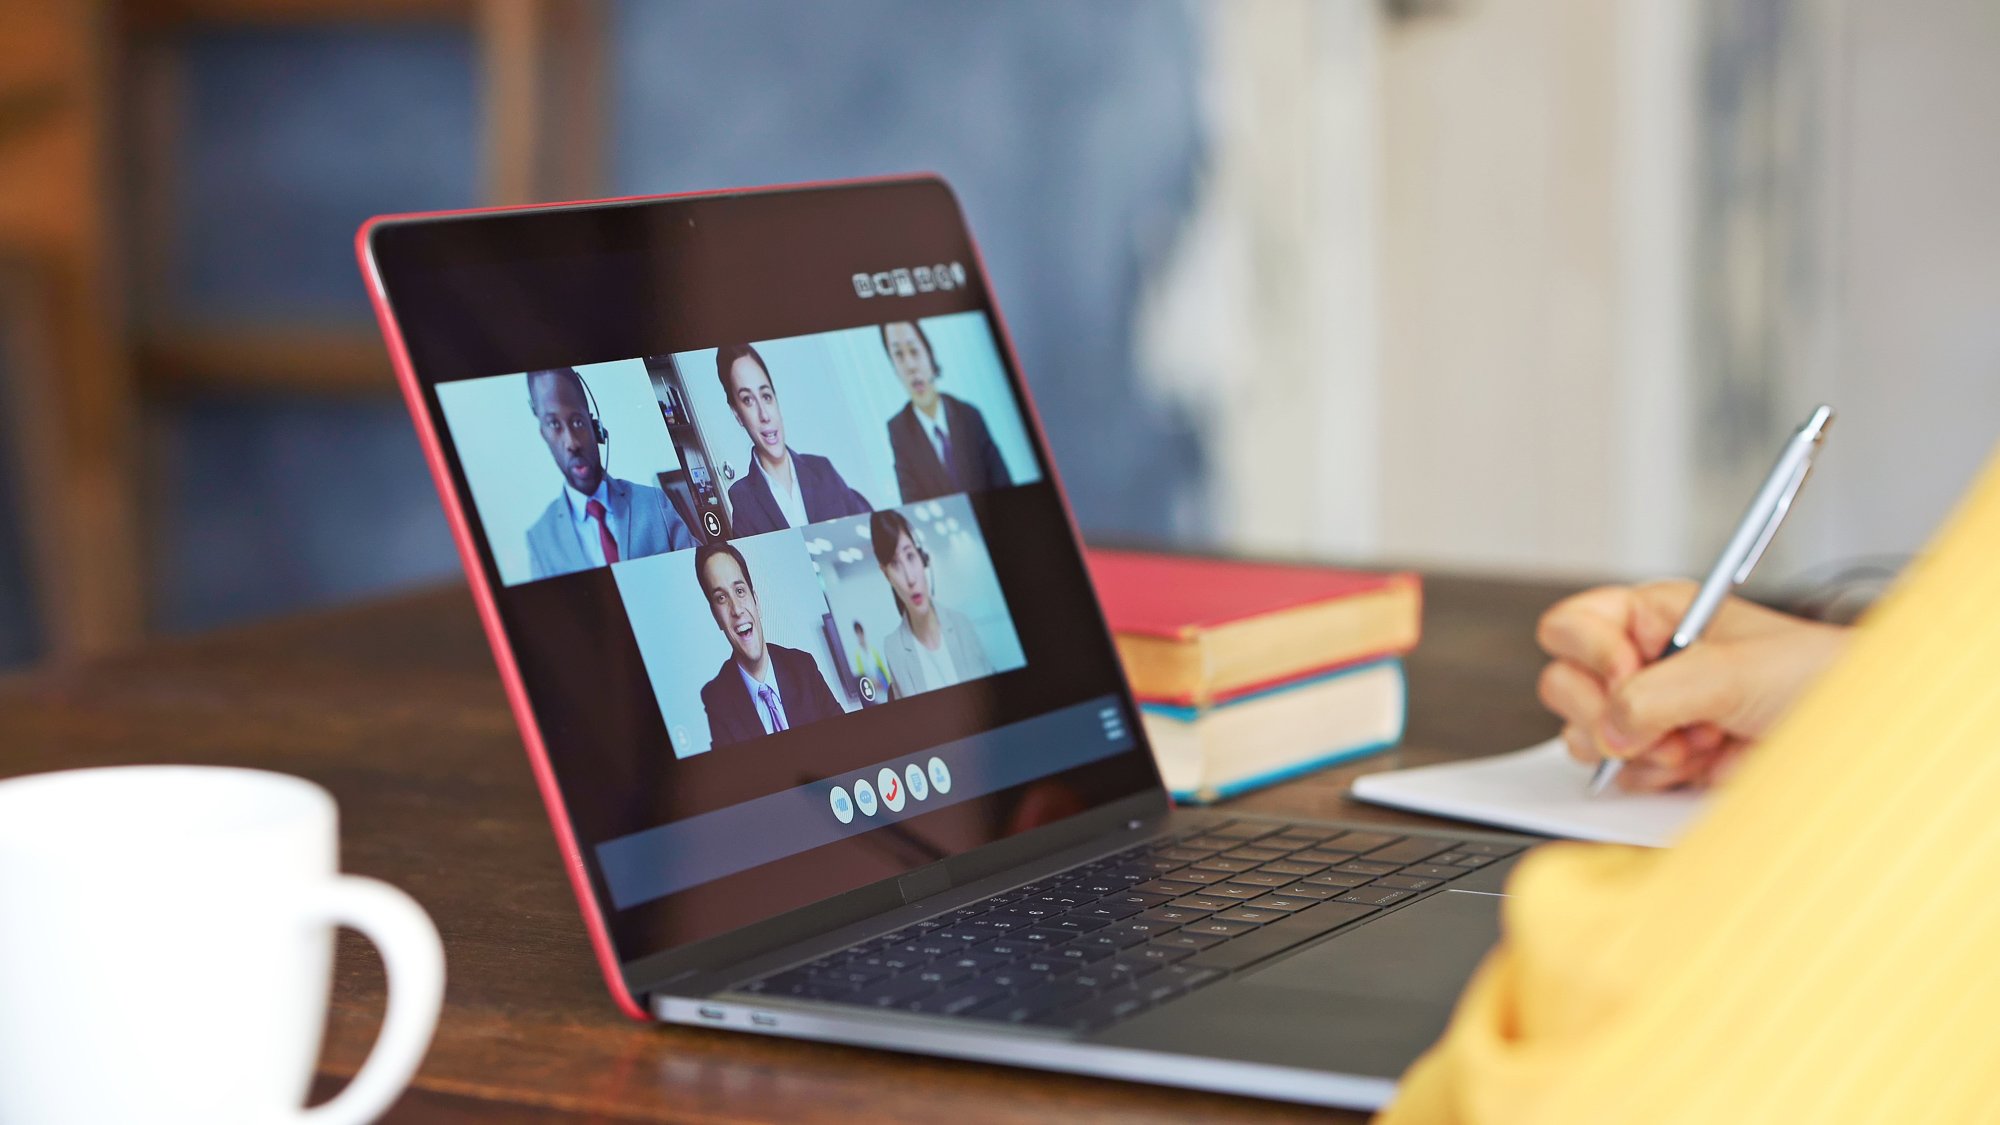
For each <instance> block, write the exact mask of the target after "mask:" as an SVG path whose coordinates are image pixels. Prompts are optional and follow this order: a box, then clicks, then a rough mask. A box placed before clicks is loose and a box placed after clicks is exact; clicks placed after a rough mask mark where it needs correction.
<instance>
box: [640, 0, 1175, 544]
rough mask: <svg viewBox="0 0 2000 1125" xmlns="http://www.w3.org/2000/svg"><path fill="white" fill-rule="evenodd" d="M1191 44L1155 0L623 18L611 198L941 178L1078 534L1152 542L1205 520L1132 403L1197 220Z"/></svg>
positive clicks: (738, 8) (657, 11)
mask: <svg viewBox="0 0 2000 1125" xmlns="http://www.w3.org/2000/svg"><path fill="white" fill-rule="evenodd" d="M1198 31H1199V24H1198V20H1197V15H1196V13H1195V11H1194V10H1193V8H1192V7H1191V6H1190V5H1186V4H1179V3H1162V2H1159V0H1093V2H1091V3H1087V4H1080V3H1075V2H1073V0H1015V2H1010V3H1006V4H938V3H922V2H917V0H843V2H841V3H838V4H816V3H803V2H799V0H739V2H734V3H726V4H725V3H713V2H693V0H676V2H670V3H668V2H660V0H627V2H626V3H625V4H624V6H623V7H622V9H621V26H620V30H619V35H618V47H617V82H616V86H615V89H616V90H617V91H618V98H617V103H618V110H617V115H616V121H615V125H616V127H615V130H614V133H613V136H614V137H615V138H616V142H617V143H616V146H615V153H616V158H615V162H614V166H613V172H614V176H615V186H616V187H617V188H618V190H620V191H621V192H635V193H636V192H656V191H686V190H693V189H698V188H713V187H726V186H737V185H749V184H759V183H774V182H783V181H795V180H816V179H828V178H836V177H845V176H863V175H872V174H879V173H883V172H903V171H917V170H922V171H932V172H938V173H941V174H942V175H944V176H945V177H946V178H947V179H949V180H950V181H951V182H952V184H953V185H954V186H955V187H956V188H957V189H958V192H959V195H960V198H961V200H962V201H963V203H964V205H965V209H966V212H967V214H968V215H969V216H970V217H971V220H972V223H973V229H974V231H975V233H977V234H978V235H979V238H980V243H981V246H982V248H983V249H984V251H985V255H986V260H987V264H988V266H989V267H990V268H991V269H992V271H993V275H994V284H995V285H996V286H997V287H998V291H999V298H1000V302H1001V306H1002V308H1003V309H1004V310H1005V311H1006V313H1007V318H1008V322H1009V325H1010V326H1011V327H1012V328H1013V330H1014V334H1015V341H1016V343H1017V344H1018V345H1019V346H1020V351H1021V362H1022V365H1023V367H1024V368H1025V370H1026V373H1027V376H1028V379H1029V382H1030V383H1031V384H1032V385H1033V387H1034V390H1035V398H1036V402H1037V403H1038V405H1039V406H1040V407H1041V412H1042V418H1043V421H1044V422H1045V423H1046V425H1047V427H1048V431H1049V438H1050V441H1051V443H1052V444H1053V445H1054V447H1055V453H1056V460H1057V464H1058V465H1059V467H1060V468H1061V469H1062V470H1063V477H1064V482H1065V483H1066V484H1067V485H1068V487H1069V492H1070V497H1071V499H1072V500H1073V501H1074V502H1075V504H1076V507H1077V510H1078V515H1079V518H1080V519H1081V520H1082V522H1083V524H1084V526H1085V527H1086V528H1089V529H1091V530H1093V531H1100V532H1110V533H1114V534H1121V535H1143V536H1146V537H1149V538H1151V537H1161V536H1166V535H1169V534H1171V533H1173V532H1175V531H1176V530H1184V529H1177V528H1175V527H1174V526H1172V517H1173V515H1174V514H1175V513H1176V512H1177V511H1178V512H1185V511H1187V510H1188V509H1189V508H1190V507H1194V508H1196V509H1197V510H1198V498H1199V494H1200V490H1199V483H1200V480H1201V477H1202V472H1203V470H1202V457H1201V449H1202V447H1201V442H1200V440H1199V438H1198V434H1197V429H1196V427H1195V426H1194V425H1193V424H1192V421H1191V420H1190V419H1187V418H1184V417H1179V416H1177V415H1176V414H1175V413H1174V412H1172V411H1171V410H1169V409H1168V408H1167V407H1165V406H1164V405H1162V404H1161V403H1159V402H1158V401H1156V400H1154V399H1152V398H1150V397H1148V396H1147V395H1146V394H1145V393H1143V392H1142V390H1141V388H1140V387H1139V385H1138V381H1137V379H1136V377H1135V373H1134V368H1133V347H1132V324H1133V316H1134V309H1135V306H1136V302H1137V300H1138V295H1139V289H1140V284H1141V281H1142V278H1143V277H1144V276H1145V275H1146V274H1147V273H1148V272H1149V271H1150V270H1152V269H1156V268H1158V266H1159V265H1160V263H1161V260H1162V259H1163V258H1164V255H1165V251H1166V249H1167V248H1168V246H1169V245H1170V243H1171V241H1172V239H1173V237H1174V235H1175V234H1176V233H1177V232H1178V230H1179V226H1180V223H1181V220H1182V219H1183V217H1184V216H1185V215H1186V213H1187V211H1188V209H1189V207H1190V205H1191V200H1192V197H1193V192H1194V184H1195V176H1196V171H1197V167H1198V164H1199V160H1200V157H1201V152H1202V140H1203V138H1202V133H1201V124H1200V113H1199V105H1198V91H1199V86H1200V81H1201V74H1200V59H1199V54H1198V50H1197V34H1198ZM1197 518H1198V517H1197Z"/></svg>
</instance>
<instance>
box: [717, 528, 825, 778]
mask: <svg viewBox="0 0 2000 1125" xmlns="http://www.w3.org/2000/svg"><path fill="white" fill-rule="evenodd" d="M694 576H695V578H696V579H697V580H698V581H699V582H700V583H701V592H702V594H703V596H705V597H706V598H708V610H709V612H710V613H712V614H714V615H715V627H716V628H718V629H720V630H722V635H723V636H724V637H727V638H728V639H729V659H727V660H725V661H723V662H722V668H721V670H720V671H718V672H716V673H715V678H714V679H712V680H710V681H708V682H707V683H706V684H703V685H702V688H701V705H702V708H703V709H704V710H706V711H707V712H708V734H709V746H710V748H711V749H713V748H715V747H720V746H727V745H729V744H731V743H734V742H747V741H749V740H750V739H753V738H756V737H757V736H758V735H764V734H776V733H778V732H779V731H781V730H790V729H792V728H793V727H795V726H800V725H802V724H805V723H812V722H817V721H819V720H820V719H831V718H833V717H834V716H835V715H842V714H845V713H846V712H844V711H842V710H841V707H840V704H839V703H837V702H835V701H834V698H833V692H832V691H830V690H829V689H828V688H827V686H826V679H825V678H824V677H823V676H821V675H820V670H819V664H818V662H817V661H815V660H813V658H812V654H811V653H806V652H800V651H799V650H798V649H795V648H786V647H784V646H783V645H775V644H771V643H770V642H768V641H766V640H765V639H764V611H763V607H762V606H760V605H759V604H758V602H757V584H756V582H755V581H754V580H753V579H752V578H751V577H750V564H749V563H747V562H745V561H743V553H742V552H741V551H738V550H737V549H736V547H735V545H734V544H731V543H729V542H726V541H723V542H716V543H708V544H704V545H703V546H702V547H701V549H700V550H697V551H696V552H695V553H694Z"/></svg>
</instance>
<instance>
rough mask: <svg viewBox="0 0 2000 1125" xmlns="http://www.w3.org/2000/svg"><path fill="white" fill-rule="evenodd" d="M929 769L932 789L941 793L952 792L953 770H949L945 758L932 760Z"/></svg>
mask: <svg viewBox="0 0 2000 1125" xmlns="http://www.w3.org/2000/svg"><path fill="white" fill-rule="evenodd" d="M927 768H928V769H929V770H930V775H931V788H932V789H935V790H937V791H938V792H940V793H949V792H951V770H949V769H947V768H946V767H945V764H944V759H943V758H932V759H931V760H930V763H929V765H928V766H927Z"/></svg>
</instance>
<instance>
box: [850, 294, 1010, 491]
mask: <svg viewBox="0 0 2000 1125" xmlns="http://www.w3.org/2000/svg"><path fill="white" fill-rule="evenodd" d="M882 349H883V350H884V351H886V352H888V353H889V362H890V364H891V365H892V366H894V367H895V369H896V377H897V378H899V379H901V380H902V381H903V389H904V390H905V391H907V392H909V396H910V404H909V405H908V406H905V407H904V408H903V409H901V410H899V411H897V412H896V413H895V415H894V416H892V417H891V418H890V419H889V448H890V450H891V451H892V452H893V453H894V454H895V457H896V487H897V488H898V489H899V490H900V491H901V492H902V494H903V503H905V504H914V503H916V502H917V501H919V500H929V499H932V498H934V497H938V496H949V495H951V494H952V493H954V492H979V491H984V490H986V489H989V488H1005V487H1007V486H1008V485H1010V484H1012V483H1014V481H1013V478H1011V477H1010V476H1008V475H1007V462H1006V461H1004V460H1002V459H1001V457H1000V447H999V446H997V445H995V444H993V435H992V434H990V433H988V432H987V430H986V419H985V418H984V417H983V416H981V415H980V413H979V408H978V407H976V406H973V405H972V404H971V403H969V402H966V401H965V400H963V399H959V398H953V397H952V396H951V395H948V394H941V393H939V391H938V389H937V381H938V377H939V376H940V375H941V374H943V372H941V371H939V370H938V365H937V356H936V355H935V354H934V353H933V352H932V351H931V341H930V337H928V336H926V335H924V329H923V326H922V325H920V324H917V323H915V322H913V321H907V320H897V321H891V322H890V323H888V324H885V325H883V326H882Z"/></svg>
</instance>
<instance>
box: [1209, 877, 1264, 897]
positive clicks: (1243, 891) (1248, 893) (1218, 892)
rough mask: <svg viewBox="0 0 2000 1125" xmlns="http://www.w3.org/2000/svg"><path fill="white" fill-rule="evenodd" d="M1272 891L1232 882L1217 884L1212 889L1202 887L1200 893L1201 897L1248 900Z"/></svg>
mask: <svg viewBox="0 0 2000 1125" xmlns="http://www.w3.org/2000/svg"><path fill="white" fill-rule="evenodd" d="M1273 889H1274V888H1271V887H1268V886H1264V885H1263V884H1259V883H1237V882H1233V881H1232V882H1228V883H1217V884H1215V885H1214V886H1212V887H1203V888H1202V889H1201V893H1202V895H1203V897H1212V898H1231V899H1248V898H1260V897H1262V896H1263V895H1264V894H1266V893H1267V892H1269V891H1271V890H1273Z"/></svg>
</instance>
